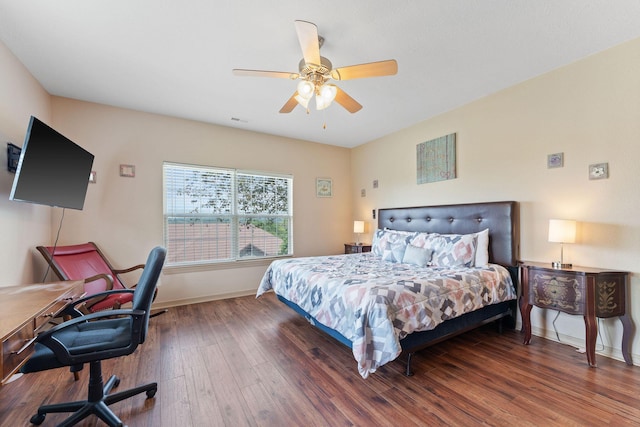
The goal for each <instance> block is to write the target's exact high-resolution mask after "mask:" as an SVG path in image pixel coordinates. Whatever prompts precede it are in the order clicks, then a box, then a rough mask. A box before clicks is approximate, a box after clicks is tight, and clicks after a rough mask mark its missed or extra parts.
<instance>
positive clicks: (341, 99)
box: [334, 86, 362, 113]
mask: <svg viewBox="0 0 640 427" xmlns="http://www.w3.org/2000/svg"><path fill="white" fill-rule="evenodd" d="M336 89H338V91H337V92H336V97H335V99H334V101H336V102H337V103H338V104H340V105H342V106H343V107H344V108H345V109H346V110H347V111H348V112H350V113H355V112H358V111H360V110H361V109H362V105H360V104H359V103H358V101H356V100H355V99H353V98H352V97H350V96H349V95H347V93H346V92H345V91H343V90H342V89H340V88H339V87H337V86H336Z"/></svg>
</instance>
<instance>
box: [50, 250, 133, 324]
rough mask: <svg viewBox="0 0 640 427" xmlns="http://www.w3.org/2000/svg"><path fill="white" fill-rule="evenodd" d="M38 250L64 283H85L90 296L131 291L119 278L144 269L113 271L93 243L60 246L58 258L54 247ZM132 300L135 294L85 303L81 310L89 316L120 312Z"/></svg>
mask: <svg viewBox="0 0 640 427" xmlns="http://www.w3.org/2000/svg"><path fill="white" fill-rule="evenodd" d="M37 249H38V251H40V253H41V254H42V256H44V258H45V259H46V260H47V262H48V263H49V265H50V266H51V269H52V270H53V272H54V273H55V274H56V275H57V276H58V277H59V278H60V279H61V280H84V282H85V284H84V290H85V292H86V295H87V296H91V295H93V294H96V293H99V292H103V291H107V290H117V289H128V288H127V287H126V286H125V285H124V284H123V282H122V281H121V280H120V277H119V276H118V275H119V274H122V273H129V272H131V271H134V270H137V269H143V268H144V264H138V265H135V266H133V267H130V268H127V269H124V270H117V269H115V268H113V267H112V266H111V264H110V263H109V261H108V260H107V258H106V257H105V256H104V255H103V254H102V252H100V249H98V247H97V246H96V244H95V243H93V242H89V243H84V244H81V245H71V246H57V247H56V248H55V254H54V253H53V250H54V248H53V247H52V246H38V247H37ZM132 299H133V293H131V292H126V293H121V294H111V295H107V296H100V297H96V298H94V299H91V300H88V301H87V302H85V303H84V304H83V306H82V307H80V310H81V311H86V312H87V313H89V312H96V311H101V310H109V309H117V308H120V306H122V305H123V304H126V303H129V302H131V301H132Z"/></svg>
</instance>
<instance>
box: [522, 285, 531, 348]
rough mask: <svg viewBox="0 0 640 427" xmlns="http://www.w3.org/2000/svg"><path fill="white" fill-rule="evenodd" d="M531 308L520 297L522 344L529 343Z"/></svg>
mask: <svg viewBox="0 0 640 427" xmlns="http://www.w3.org/2000/svg"><path fill="white" fill-rule="evenodd" d="M532 307H533V306H532V305H531V304H529V302H528V301H527V300H526V299H525V298H524V297H523V296H521V297H520V314H521V315H522V332H524V341H523V342H522V343H523V344H529V342H531V308H532Z"/></svg>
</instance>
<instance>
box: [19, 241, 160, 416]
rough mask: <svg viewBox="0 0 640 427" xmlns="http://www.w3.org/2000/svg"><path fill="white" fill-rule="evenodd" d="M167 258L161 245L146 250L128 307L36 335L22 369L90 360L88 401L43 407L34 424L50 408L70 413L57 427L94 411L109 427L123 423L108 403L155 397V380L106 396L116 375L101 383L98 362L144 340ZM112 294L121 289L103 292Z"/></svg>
mask: <svg viewBox="0 0 640 427" xmlns="http://www.w3.org/2000/svg"><path fill="white" fill-rule="evenodd" d="M165 256H166V249H164V248H162V247H159V246H158V247H156V248H154V249H153V250H152V251H151V253H150V254H149V258H148V259H147V262H146V264H145V268H144V271H143V272H142V275H141V276H140V280H139V281H138V286H136V288H135V290H129V291H130V292H132V293H133V307H132V308H131V309H118V310H107V311H104V312H99V313H91V314H88V315H85V316H80V317H76V318H74V319H72V320H69V321H67V322H64V323H61V324H60V325H58V326H55V327H54V328H52V329H50V330H48V331H46V332H44V333H42V334H40V335H38V337H37V338H36V341H35V342H36V345H35V353H34V355H33V356H32V357H31V358H30V359H29V360H28V361H27V363H26V364H25V365H24V366H23V367H22V369H21V370H20V371H21V372H23V373H30V372H37V371H43V370H47V369H54V368H59V367H63V366H70V367H72V368H74V369H75V370H79V369H82V366H83V365H84V364H85V363H89V367H90V371H89V395H88V398H87V400H81V401H77V402H68V403H58V404H53V405H44V406H41V407H40V408H38V413H37V414H35V415H34V416H33V417H31V423H32V424H36V425H39V424H42V422H43V421H44V419H45V416H46V414H47V413H50V412H74V414H73V415H71V416H70V417H69V418H67V419H66V420H65V421H64V422H63V423H61V424H59V426H72V425H74V424H76V423H78V422H80V421H81V420H83V419H84V418H86V417H87V416H89V415H90V414H95V415H96V416H98V417H99V418H100V419H101V420H102V421H104V422H105V423H107V424H108V425H109V426H122V425H123V424H122V421H121V420H120V419H119V418H118V416H117V415H116V414H115V413H113V411H112V410H111V409H110V408H109V406H108V405H111V404H112V403H116V402H119V401H121V400H124V399H127V398H129V397H131V396H135V395H137V394H140V393H142V392H146V393H147V397H148V398H152V397H154V396H155V394H156V391H157V390H158V384H157V383H150V384H145V385H142V386H138V387H135V388H132V389H130V390H126V391H121V392H118V393H114V394H109V392H110V391H111V389H112V388H113V387H117V386H118V384H119V383H120V379H119V378H118V377H116V376H115V375H113V376H111V378H109V380H108V381H107V383H106V384H103V381H102V365H101V361H102V360H105V359H111V358H114V357H120V356H125V355H128V354H131V353H133V352H134V351H135V349H136V347H138V344H142V343H143V342H144V340H145V338H146V335H147V327H148V325H149V312H150V310H151V302H152V301H153V296H154V292H155V289H156V284H157V282H158V277H159V276H160V272H161V270H162V266H163V264H164V259H165ZM110 292H123V291H122V290H118V291H107V293H110ZM91 297H92V298H94V297H95V295H92V296H91ZM79 302H81V301H78V303H79Z"/></svg>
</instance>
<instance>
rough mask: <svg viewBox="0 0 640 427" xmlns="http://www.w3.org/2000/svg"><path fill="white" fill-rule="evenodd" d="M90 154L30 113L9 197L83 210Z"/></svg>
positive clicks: (87, 183)
mask: <svg viewBox="0 0 640 427" xmlns="http://www.w3.org/2000/svg"><path fill="white" fill-rule="evenodd" d="M93 157H94V156H93V154H91V153H89V152H88V151H87V150H85V149H84V148H82V147H80V146H79V145H77V144H75V143H74V142H73V141H71V140H70V139H69V138H67V137H65V136H64V135H62V134H60V133H59V132H57V131H55V130H54V129H52V128H51V127H49V126H47V125H46V124H44V123H43V122H41V121H40V120H38V119H37V118H35V117H33V116H31V119H30V120H29V127H28V128H27V135H26V136H25V139H24V145H23V146H22V151H21V153H20V159H19V160H18V169H17V170H16V176H15V177H14V179H13V187H12V188H11V195H10V196H9V199H10V200H19V201H23V202H31V203H37V204H41V205H49V206H55V207H61V208H71V209H78V210H82V208H83V206H84V199H85V197H86V195H87V186H88V185H89V175H90V174H91V167H92V166H93Z"/></svg>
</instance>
